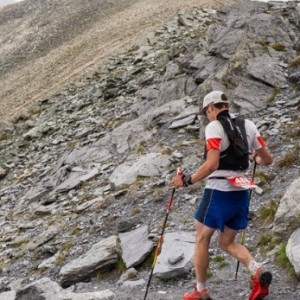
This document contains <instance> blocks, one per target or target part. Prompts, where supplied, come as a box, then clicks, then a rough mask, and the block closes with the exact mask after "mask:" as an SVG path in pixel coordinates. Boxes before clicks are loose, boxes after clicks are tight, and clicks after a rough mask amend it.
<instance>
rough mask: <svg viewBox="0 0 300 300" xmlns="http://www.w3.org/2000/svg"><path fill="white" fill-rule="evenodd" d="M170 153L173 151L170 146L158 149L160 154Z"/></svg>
mask: <svg viewBox="0 0 300 300" xmlns="http://www.w3.org/2000/svg"><path fill="white" fill-rule="evenodd" d="M172 153H173V151H172V149H170V148H165V149H162V150H161V151H160V154H162V155H171V154H172Z"/></svg>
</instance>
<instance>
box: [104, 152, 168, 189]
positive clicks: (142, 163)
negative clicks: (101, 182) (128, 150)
mask: <svg viewBox="0 0 300 300" xmlns="http://www.w3.org/2000/svg"><path fill="white" fill-rule="evenodd" d="M169 158H170V157H169V156H168V155H162V154H160V153H148V154H145V155H143V156H141V157H140V158H137V159H136V160H134V161H132V162H129V161H128V162H125V163H124V164H121V165H119V166H118V167H117V168H116V169H115V170H114V171H113V173H112V174H111V176H110V177H109V180H110V182H111V183H112V184H113V185H114V186H115V187H116V188H120V187H123V186H127V185H130V184H132V183H134V182H135V181H136V180H137V178H138V176H144V177H154V176H160V175H161V174H162V173H163V172H165V171H167V170H168V168H169V167H170V165H171V162H170V159H169Z"/></svg>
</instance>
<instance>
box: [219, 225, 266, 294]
mask: <svg viewBox="0 0 300 300" xmlns="http://www.w3.org/2000/svg"><path fill="white" fill-rule="evenodd" d="M236 234H237V231H236V230H233V229H230V228H228V227H225V229H224V232H221V233H220V234H219V245H220V247H221V248H222V249H223V250H225V251H226V252H228V253H229V254H230V255H232V256H233V257H235V258H236V259H237V260H239V261H240V262H241V263H242V264H244V265H245V266H247V267H248V269H249V271H250V274H251V283H252V287H251V293H250V295H249V300H258V299H262V298H264V297H265V296H267V295H268V294H269V285H270V283H271V281H272V274H271V273H270V272H268V271H266V272H263V271H262V269H261V267H260V265H259V264H258V263H257V262H256V261H255V260H254V258H253V257H252V256H251V254H250V253H249V251H248V250H247V249H246V247H244V246H243V245H241V244H238V243H236V242H235V241H234V240H235V237H236Z"/></svg>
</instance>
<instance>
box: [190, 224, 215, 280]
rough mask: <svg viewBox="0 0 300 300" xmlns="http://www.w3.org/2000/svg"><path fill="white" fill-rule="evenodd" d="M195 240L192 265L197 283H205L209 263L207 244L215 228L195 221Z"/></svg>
mask: <svg viewBox="0 0 300 300" xmlns="http://www.w3.org/2000/svg"><path fill="white" fill-rule="evenodd" d="M195 226H196V242H195V254H194V266H195V272H196V279H197V283H205V281H206V279H207V269H208V265H209V253H208V249H209V244H210V239H211V237H212V235H213V233H214V232H215V229H213V228H209V227H207V226H205V225H203V224H202V223H200V222H199V221H197V220H196V221H195Z"/></svg>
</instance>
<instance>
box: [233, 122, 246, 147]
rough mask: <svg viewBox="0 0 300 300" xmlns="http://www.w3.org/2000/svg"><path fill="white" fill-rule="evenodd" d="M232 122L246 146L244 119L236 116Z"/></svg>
mask: <svg viewBox="0 0 300 300" xmlns="http://www.w3.org/2000/svg"><path fill="white" fill-rule="evenodd" d="M234 122H235V125H236V129H237V131H238V133H239V135H240V136H241V137H242V139H243V140H244V142H245V143H246V145H247V146H248V140H247V133H246V126H245V119H244V118H242V117H240V116H237V117H236V118H235V119H234Z"/></svg>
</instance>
